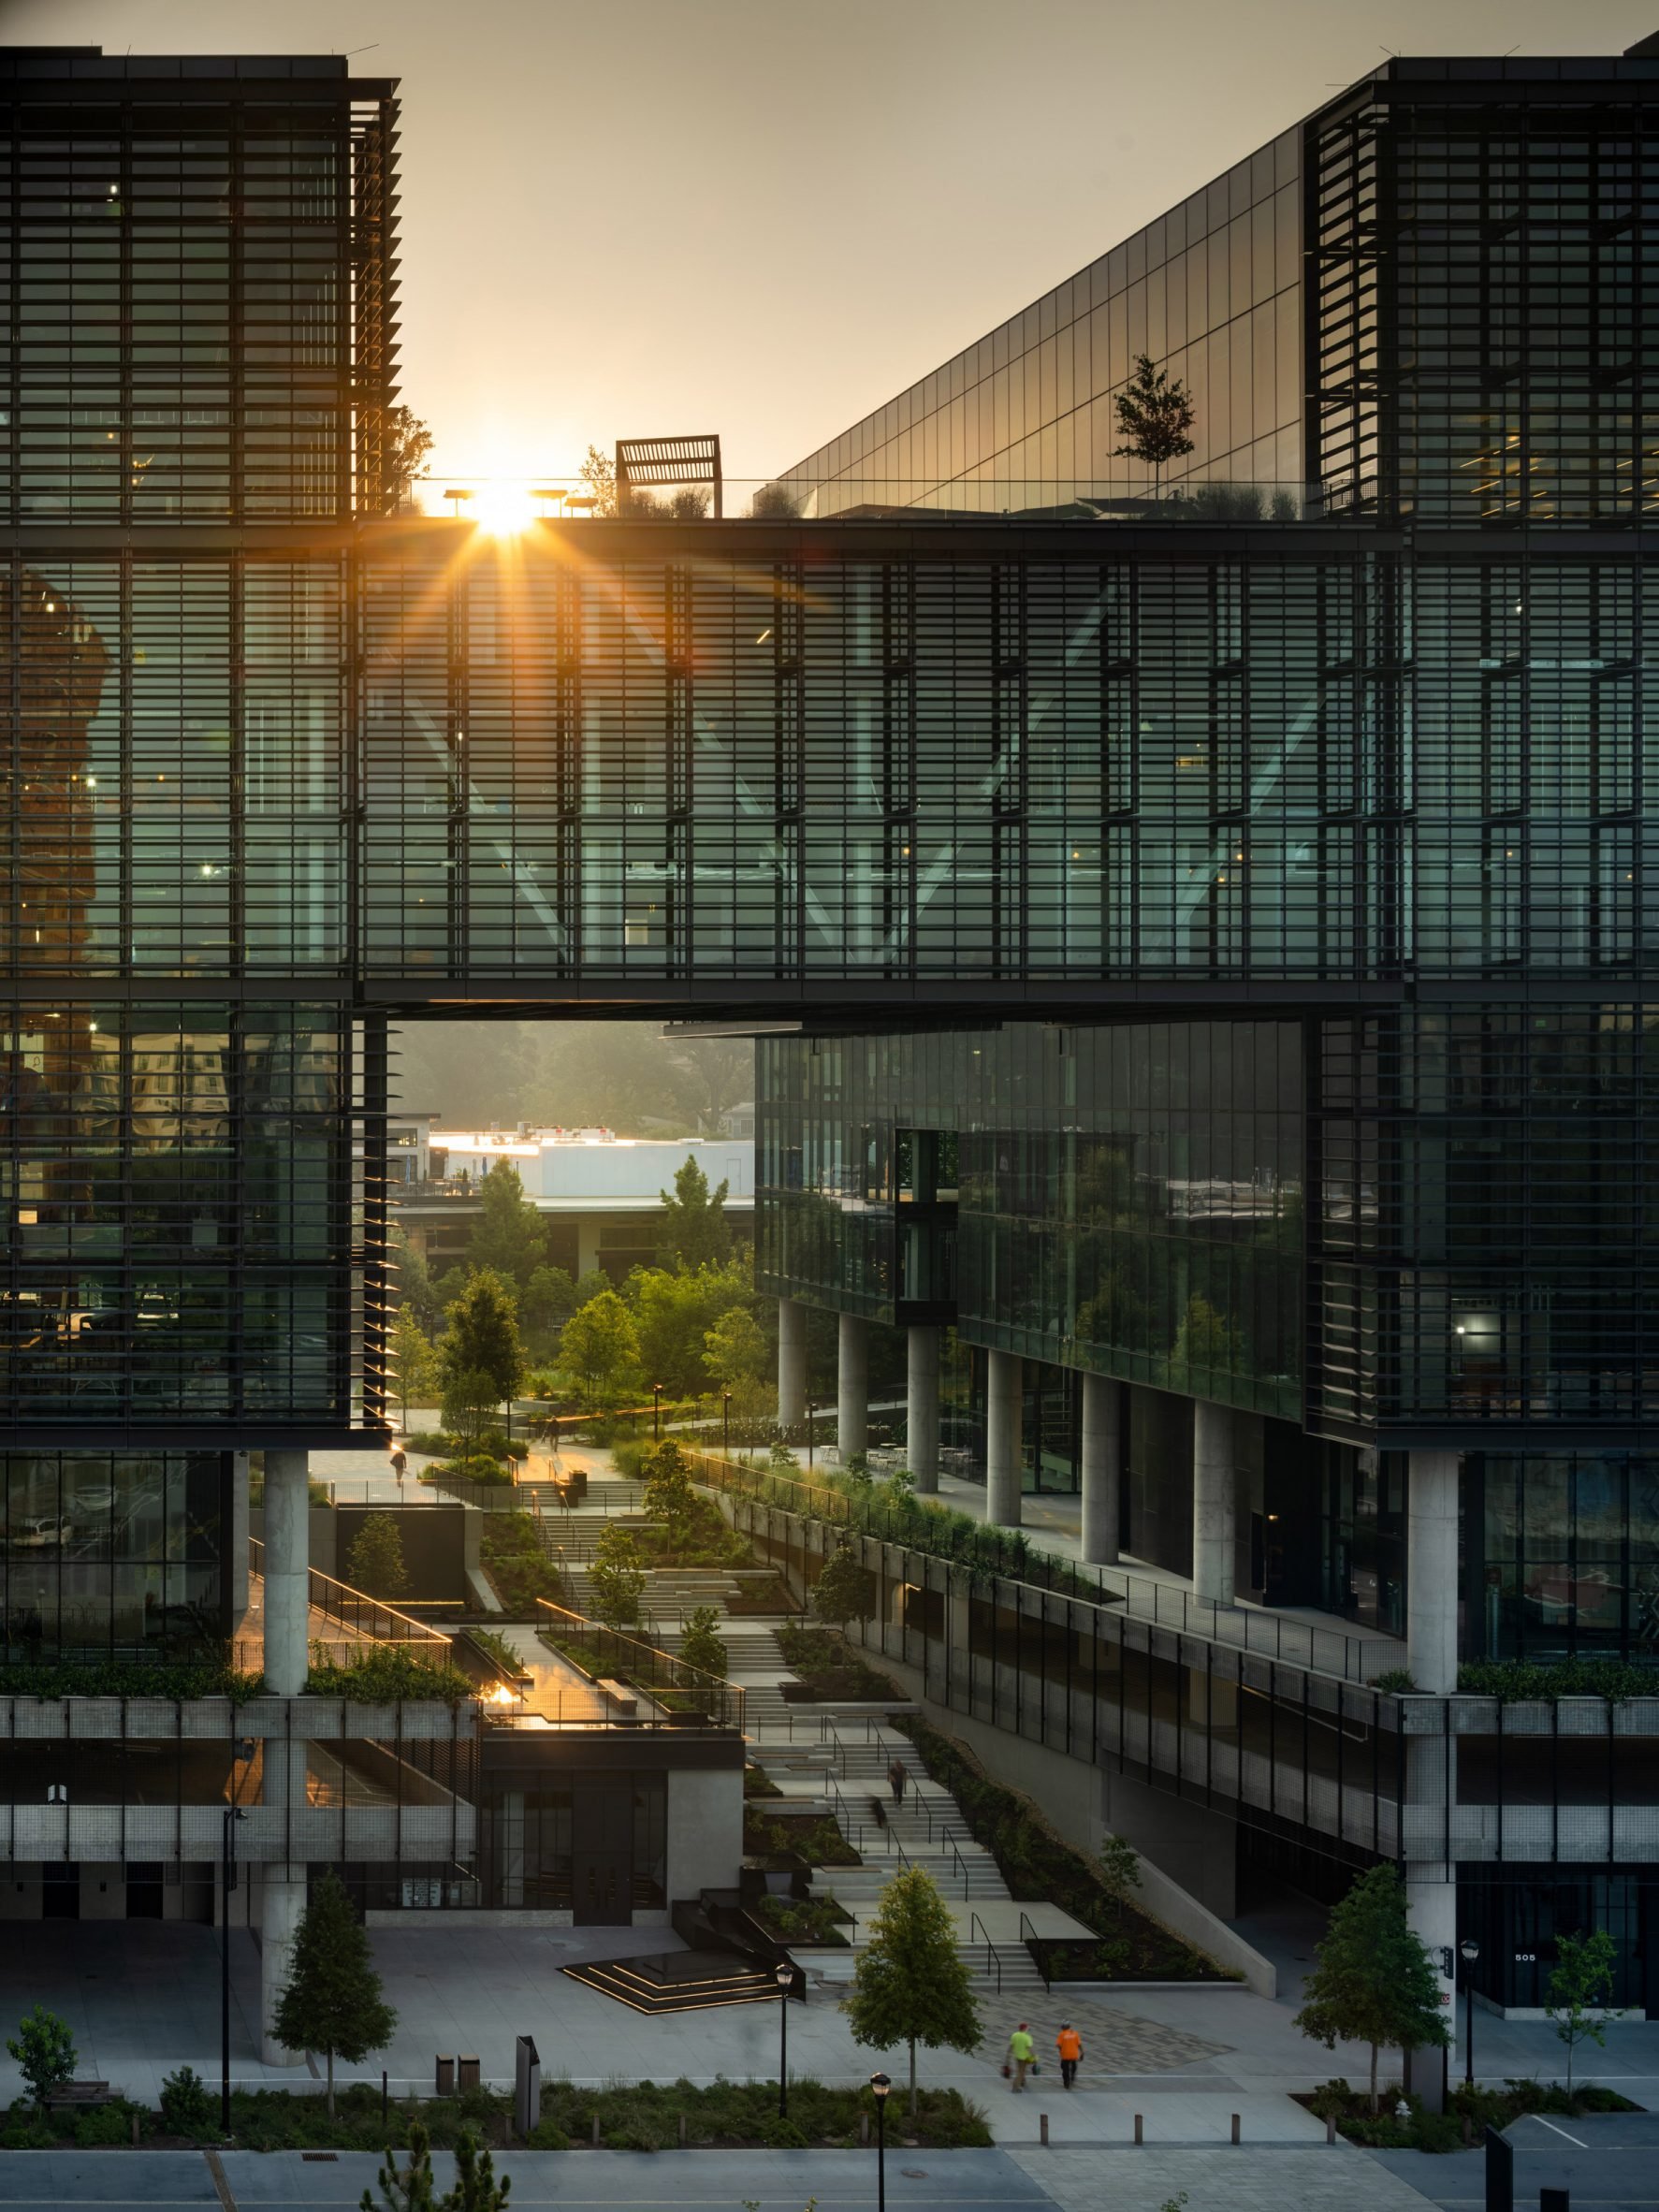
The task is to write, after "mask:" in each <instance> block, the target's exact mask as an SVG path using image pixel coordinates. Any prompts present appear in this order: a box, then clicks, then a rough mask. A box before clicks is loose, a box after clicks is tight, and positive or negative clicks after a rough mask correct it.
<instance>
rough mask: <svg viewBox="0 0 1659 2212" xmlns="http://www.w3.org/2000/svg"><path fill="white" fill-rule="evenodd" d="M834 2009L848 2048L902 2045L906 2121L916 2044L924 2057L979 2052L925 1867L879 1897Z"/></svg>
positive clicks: (974, 2013)
mask: <svg viewBox="0 0 1659 2212" xmlns="http://www.w3.org/2000/svg"><path fill="white" fill-rule="evenodd" d="M841 2010H842V2011H843V2012H844V2013H845V2014H846V2015H847V2017H848V2019H849V2020H850V2021H851V2027H852V2040H853V2042H854V2043H861V2044H864V2045H866V2046H869V2047H871V2048H874V2049H876V2050H887V2049H889V2048H891V2046H892V2045H894V2044H895V2043H906V2044H909V2045H910V2111H911V2113H912V2114H914V2112H915V2110H916V2045H918V2044H922V2045H925V2047H926V2048H927V2049H928V2050H930V2051H935V2050H939V2049H941V2048H946V2049H950V2050H953V2051H974V2050H977V2049H978V2048H979V2045H980V2042H981V2029H980V2015H979V2006H978V2005H977V2004H976V2003H975V2001H974V1995H973V1986H972V1983H971V1982H970V1981H969V1979H968V1967H967V1964H966V1962H965V1961H964V1959H963V1957H962V1954H961V1952H960V1951H959V1950H958V1949H957V1947H956V1930H955V1928H954V1927H953V1924H952V1920H951V1914H950V1908H949V1907H948V1906H947V1905H946V1903H945V1900H944V1899H943V1898H942V1897H941V1896H940V1895H939V1885H938V1884H937V1883H936V1882H935V1881H934V1879H933V1876H932V1875H931V1874H929V1873H928V1872H927V1870H925V1868H923V1867H910V1868H907V1869H906V1870H905V1871H904V1872H903V1873H901V1874H895V1876H894V1878H893V1880H892V1881H891V1882H890V1883H888V1885H887V1886H886V1888H885V1889H884V1890H882V1892H881V1901H880V1905H879V1907H878V1908H877V1912H876V1917H875V1919H874V1920H873V1921H872V1922H871V1923H870V1937H869V1942H868V1943H866V1945H865V1947H864V1949H863V1950H862V1951H861V1952H860V1953H859V1955H858V1961H857V1964H856V1965H855V1966H854V1968H853V1971H852V1986H851V1989H850V1990H849V1991H848V1993H847V1995H846V1996H845V1997H844V1998H843V1999H842V2000H841Z"/></svg>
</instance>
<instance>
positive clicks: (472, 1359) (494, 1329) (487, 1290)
mask: <svg viewBox="0 0 1659 2212" xmlns="http://www.w3.org/2000/svg"><path fill="white" fill-rule="evenodd" d="M439 1348H440V1350H441V1351H442V1353H443V1357H444V1389H445V1390H447V1389H448V1387H449V1384H450V1382H451V1380H452V1379H453V1378H454V1377H455V1376H456V1375H488V1377H489V1379H490V1381H491V1383H492V1384H493V1385H494V1388H495V1399H494V1403H495V1404H498V1405H499V1404H501V1402H502V1399H503V1398H511V1397H512V1396H513V1395H514V1393H515V1392H516V1391H517V1388H518V1385H519V1382H520V1381H521V1379H522V1378H523V1375H524V1346H523V1345H522V1344H521V1343H520V1342H519V1340H518V1303H517V1299H516V1298H515V1297H514V1295H513V1291H512V1288H511V1287H510V1286H509V1285H508V1284H506V1283H504V1282H503V1281H502V1278H501V1276H500V1275H498V1274H494V1273H490V1272H489V1270H488V1269H484V1270H481V1271H480V1272H479V1273H476V1274H473V1275H472V1276H470V1277H469V1279H468V1282H467V1286H466V1288H465V1289H464V1290H463V1291H462V1292H461V1294H460V1296H459V1297H458V1299H457V1300H456V1301H455V1303H454V1304H453V1305H452V1306H451V1307H450V1309H449V1327H448V1329H447V1330H446V1331H445V1332H444V1342H443V1344H442V1346H440V1347H439Z"/></svg>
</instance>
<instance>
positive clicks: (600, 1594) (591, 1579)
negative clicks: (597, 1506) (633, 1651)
mask: <svg viewBox="0 0 1659 2212" xmlns="http://www.w3.org/2000/svg"><path fill="white" fill-rule="evenodd" d="M645 1586H646V1579H645V1568H644V1567H643V1566H642V1565H641V1564H640V1558H639V1546H638V1545H637V1544H636V1543H635V1542H634V1540H633V1536H632V1535H631V1534H630V1533H629V1531H628V1530H627V1529H625V1528H623V1527H621V1526H620V1525H619V1524H618V1522H617V1521H611V1522H610V1523H608V1525H607V1526H606V1528H605V1532H604V1535H603V1536H601V1537H600V1539H599V1542H598V1544H597V1546H596V1547H595V1549H594V1553H593V1559H592V1563H591V1564H590V1565H589V1569H588V1600H589V1604H590V1605H591V1606H592V1608H593V1611H594V1614H595V1616H596V1617H597V1618H598V1619H599V1620H601V1621H603V1622H604V1624H605V1626H606V1627H607V1628H627V1627H629V1626H630V1625H631V1624H632V1623H634V1622H637V1620H638V1619H639V1601H640V1599H641V1598H642V1597H643V1596H644V1595H645Z"/></svg>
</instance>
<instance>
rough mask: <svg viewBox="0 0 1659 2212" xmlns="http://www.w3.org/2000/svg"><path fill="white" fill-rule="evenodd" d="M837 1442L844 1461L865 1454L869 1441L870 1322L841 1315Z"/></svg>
mask: <svg viewBox="0 0 1659 2212" xmlns="http://www.w3.org/2000/svg"><path fill="white" fill-rule="evenodd" d="M836 1442H837V1445H838V1446H839V1448H840V1453H841V1458H842V1461H843V1462H846V1461H847V1460H849V1459H851V1457H852V1455H853V1454H854V1453H855V1452H861V1451H867V1450H868V1449H869V1442H870V1342H869V1323H868V1322H867V1321H864V1320H861V1319H860V1318H859V1317H858V1316H857V1315H856V1314H843V1315H842V1316H841V1332H840V1341H839V1346H838V1349H837V1361H836Z"/></svg>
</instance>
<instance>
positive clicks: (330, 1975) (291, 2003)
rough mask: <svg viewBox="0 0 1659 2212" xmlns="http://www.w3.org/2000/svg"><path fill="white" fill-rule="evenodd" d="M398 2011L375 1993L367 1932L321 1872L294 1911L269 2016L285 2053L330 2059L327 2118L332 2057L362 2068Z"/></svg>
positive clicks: (335, 1881) (386, 2037)
mask: <svg viewBox="0 0 1659 2212" xmlns="http://www.w3.org/2000/svg"><path fill="white" fill-rule="evenodd" d="M397 2025H398V2016H397V2014H396V2013H395V2012H393V2010H392V2008H391V2006H390V2005H389V2004H387V2003H386V2001H385V1999H384V1998H383V1997H382V1996H381V1993H380V1976H379V1975H378V1974H377V1973H376V1972H375V1971H374V1962H373V1960H372V1958H371V1957H370V1952H369V1936H368V1932H367V1930H366V1929H365V1928H363V1926H362V1924H361V1922H360V1921H359V1920H358V1918H357V1914H355V1913H354V1912H353V1911H352V1902H351V1899H350V1898H348V1897H347V1896H346V1894H345V1891H344V1889H343V1888H342V1885H341V1883H340V1880H339V1877H338V1876H337V1875H336V1874H334V1873H333V1872H332V1871H329V1872H327V1873H326V1874H325V1875H324V1876H323V1878H322V1880H321V1881H320V1882H319V1883H318V1884H317V1885H316V1888H315V1890H314V1891H313V1894H312V1899H311V1902H310V1904H308V1905H307V1906H306V1908H305V1911H304V1913H303V1914H301V1915H300V1920H299V1926H298V1929H297V1930H296V1931H295V1936H294V1956H293V1958H292V1960H291V1961H290V1968H289V1974H288V1983H287V1986H286V1987H285V1988H284V1991H283V1993H282V1996H281V1997H280V1998H279V1999H278V2001H277V2008H276V2017H275V2019H274V2021H273V2022H272V2026H273V2029H274V2030H275V2033H276V2038H277V2041H278V2042H279V2043H282V2044H285V2045H287V2047H288V2049H289V2050H291V2051H322V2052H325V2053H326V2054H327V2060H328V2117H329V2118H330V2119H332V2118H333V2117H334V2060H335V2059H336V2057H339V2058H342V2059H344V2060H345V2062H346V2064H347V2065H348V2066H360V2065H361V2064H362V2062H363V2060H364V2059H366V2058H367V2057H368V2056H369V2054H370V2052H371V2051H378V2050H380V2049H381V2048H382V2047H383V2046H384V2045H386V2044H388V2043H390V2041H391V2040H392V2035H393V2032H394V2030H396V2028H397Z"/></svg>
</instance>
